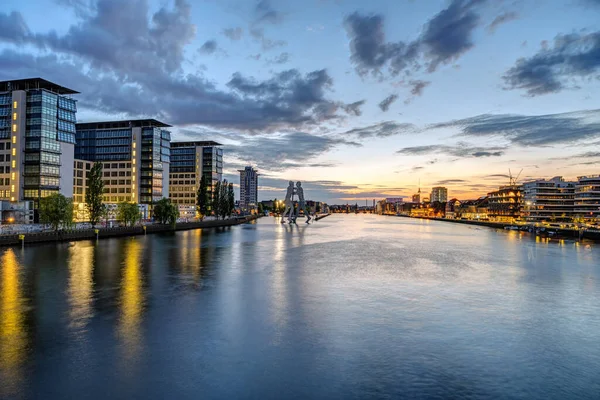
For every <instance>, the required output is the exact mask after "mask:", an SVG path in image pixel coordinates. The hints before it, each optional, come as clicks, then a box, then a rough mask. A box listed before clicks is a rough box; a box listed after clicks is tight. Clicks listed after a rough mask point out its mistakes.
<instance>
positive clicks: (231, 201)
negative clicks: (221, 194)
mask: <svg viewBox="0 0 600 400" xmlns="http://www.w3.org/2000/svg"><path fill="white" fill-rule="evenodd" d="M233 210H235V194H234V192H233V183H231V182H230V183H229V186H228V187H227V215H229V216H230V217H231V214H232V213H233Z"/></svg>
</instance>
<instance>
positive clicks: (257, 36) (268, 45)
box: [250, 28, 287, 51]
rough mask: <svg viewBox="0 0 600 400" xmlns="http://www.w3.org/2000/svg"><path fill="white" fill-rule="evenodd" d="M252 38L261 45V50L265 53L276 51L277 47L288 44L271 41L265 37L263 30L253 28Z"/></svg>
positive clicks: (283, 41)
mask: <svg viewBox="0 0 600 400" xmlns="http://www.w3.org/2000/svg"><path fill="white" fill-rule="evenodd" d="M250 36H251V37H252V38H253V39H254V40H255V41H257V42H258V43H260V45H261V48H262V49H263V50H264V51H269V50H272V49H275V48H277V47H282V46H286V45H287V42H286V41H285V40H273V39H269V38H267V37H266V36H265V31H264V29H263V28H252V29H250Z"/></svg>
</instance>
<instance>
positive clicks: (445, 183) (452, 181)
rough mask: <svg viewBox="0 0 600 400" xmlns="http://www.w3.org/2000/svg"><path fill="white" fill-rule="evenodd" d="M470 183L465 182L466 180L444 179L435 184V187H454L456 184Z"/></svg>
mask: <svg viewBox="0 0 600 400" xmlns="http://www.w3.org/2000/svg"><path fill="white" fill-rule="evenodd" d="M465 182H468V181H465V180H464V179H444V180H441V181H437V182H435V183H434V185H453V184H455V183H465Z"/></svg>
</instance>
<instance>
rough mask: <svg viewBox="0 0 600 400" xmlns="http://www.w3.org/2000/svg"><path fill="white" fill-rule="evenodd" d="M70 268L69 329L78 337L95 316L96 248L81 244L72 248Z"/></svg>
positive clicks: (68, 289)
mask: <svg viewBox="0 0 600 400" xmlns="http://www.w3.org/2000/svg"><path fill="white" fill-rule="evenodd" d="M68 267H69V282H68V287H67V294H68V300H69V328H70V329H71V330H72V331H73V333H74V334H75V335H76V336H77V335H79V334H81V333H83V332H84V331H85V328H86V326H87V324H88V321H89V320H90V318H91V317H92V316H93V307H92V302H93V291H94V282H93V273H94V246H93V245H91V244H89V243H81V242H80V243H76V244H75V245H73V246H72V247H70V248H69V261H68Z"/></svg>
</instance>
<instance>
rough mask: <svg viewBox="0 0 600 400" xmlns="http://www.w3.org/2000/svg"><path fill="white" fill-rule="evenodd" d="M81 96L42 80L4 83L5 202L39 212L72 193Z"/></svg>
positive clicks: (0, 133) (1, 163) (0, 165)
mask: <svg viewBox="0 0 600 400" xmlns="http://www.w3.org/2000/svg"><path fill="white" fill-rule="evenodd" d="M77 93H78V92H76V91H75V90H72V89H69V88H66V87H64V86H60V85H58V84H56V83H52V82H49V81H47V80H45V79H41V78H32V79H18V80H12V81H3V82H0V200H5V201H10V202H20V201H33V205H34V208H37V207H38V205H39V199H40V198H42V197H46V196H49V195H50V194H53V193H62V194H63V195H65V196H66V197H71V196H72V195H73V156H74V150H75V123H76V120H77V119H76V113H77V104H76V101H75V100H74V99H72V98H71V95H73V94H77ZM25 208H29V207H25Z"/></svg>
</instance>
